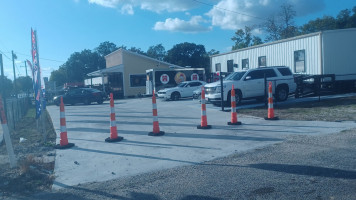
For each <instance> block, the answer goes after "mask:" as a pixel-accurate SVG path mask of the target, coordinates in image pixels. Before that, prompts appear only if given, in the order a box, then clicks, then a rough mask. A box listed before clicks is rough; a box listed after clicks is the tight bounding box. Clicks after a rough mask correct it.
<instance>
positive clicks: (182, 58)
mask: <svg viewBox="0 0 356 200" xmlns="http://www.w3.org/2000/svg"><path fill="white" fill-rule="evenodd" d="M165 61H167V62H169V63H172V64H175V65H178V66H191V67H194V68H195V67H199V68H206V70H207V71H208V70H209V68H210V66H209V56H208V54H207V53H206V51H205V47H204V46H203V45H197V44H194V43H188V42H184V43H180V44H176V45H174V46H173V47H172V49H170V50H168V52H167V56H166V58H165Z"/></svg>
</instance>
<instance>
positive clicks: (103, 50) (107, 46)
mask: <svg viewBox="0 0 356 200" xmlns="http://www.w3.org/2000/svg"><path fill="white" fill-rule="evenodd" d="M117 49H119V48H118V47H117V46H116V44H114V43H112V42H109V41H106V42H102V43H100V45H99V46H98V47H96V48H95V49H94V50H95V52H97V53H98V54H99V55H100V56H102V57H105V56H106V55H108V54H110V53H112V52H114V51H116V50H117Z"/></svg>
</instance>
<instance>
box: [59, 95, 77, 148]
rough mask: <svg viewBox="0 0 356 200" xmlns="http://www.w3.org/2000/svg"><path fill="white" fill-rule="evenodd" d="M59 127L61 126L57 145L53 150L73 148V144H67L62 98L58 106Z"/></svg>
mask: <svg viewBox="0 0 356 200" xmlns="http://www.w3.org/2000/svg"><path fill="white" fill-rule="evenodd" d="M60 126H61V128H60V129H61V133H60V140H59V144H57V145H56V146H55V148H56V149H67V148H71V147H73V146H74V143H68V137H67V127H66V115H65V111H64V103H63V97H61V104H60Z"/></svg>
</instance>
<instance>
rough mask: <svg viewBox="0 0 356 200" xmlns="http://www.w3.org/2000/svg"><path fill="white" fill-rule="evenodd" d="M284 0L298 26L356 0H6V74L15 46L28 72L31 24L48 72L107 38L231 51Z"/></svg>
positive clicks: (1, 12)
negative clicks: (236, 39) (240, 35)
mask: <svg viewBox="0 0 356 200" xmlns="http://www.w3.org/2000/svg"><path fill="white" fill-rule="evenodd" d="M285 2H289V3H291V4H292V5H293V6H294V8H295V10H296V12H297V17H296V18H295V21H296V24H297V25H302V24H304V23H307V22H308V21H309V20H312V19H315V18H317V17H322V16H323V15H331V16H334V17H335V16H336V15H337V14H338V13H339V11H340V10H342V9H352V7H353V6H356V1H355V0H342V1H341V0H340V1H336V0H165V1H161V0H0V5H1V6H0V53H1V54H3V63H4V70H5V75H6V76H7V77H8V78H10V79H13V70H12V61H11V51H12V50H13V51H14V52H15V53H16V55H17V57H18V59H17V60H16V68H15V70H16V76H24V75H25V68H24V61H25V60H26V59H28V60H31V56H30V51H31V40H30V39H31V36H30V32H31V27H32V28H34V29H36V30H37V34H38V40H39V57H40V65H41V68H42V74H43V76H44V77H46V76H47V77H49V76H50V73H51V71H53V70H56V69H58V67H59V66H60V65H62V64H63V63H64V62H65V61H66V60H67V59H68V58H69V56H70V55H71V54H72V53H74V52H80V51H82V50H84V49H91V50H93V49H94V48H95V47H97V46H98V45H99V44H100V43H101V42H104V41H110V42H113V43H115V44H116V45H118V46H121V45H125V46H127V47H137V48H141V49H142V50H143V51H146V50H147V49H148V47H149V46H152V45H157V44H163V46H164V47H165V48H166V50H169V49H170V48H172V47H173V45H175V44H179V43H182V42H192V43H195V44H202V45H204V46H205V48H206V50H207V51H209V50H211V49H215V50H218V51H220V52H227V51H229V50H230V49H231V46H232V45H233V42H232V41H231V37H232V36H233V35H234V32H235V31H236V30H237V29H239V28H243V27H244V26H245V25H248V26H251V25H254V24H260V23H262V22H263V19H266V18H267V17H268V16H270V15H272V14H276V13H277V12H278V10H279V8H280V5H281V4H282V3H285ZM254 34H256V35H258V34H263V33H261V32H260V31H257V30H256V31H254Z"/></svg>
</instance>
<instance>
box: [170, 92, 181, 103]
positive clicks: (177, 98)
mask: <svg viewBox="0 0 356 200" xmlns="http://www.w3.org/2000/svg"><path fill="white" fill-rule="evenodd" d="M171 99H172V100H173V101H178V100H179V99H180V94H179V92H173V93H172V94H171Z"/></svg>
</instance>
